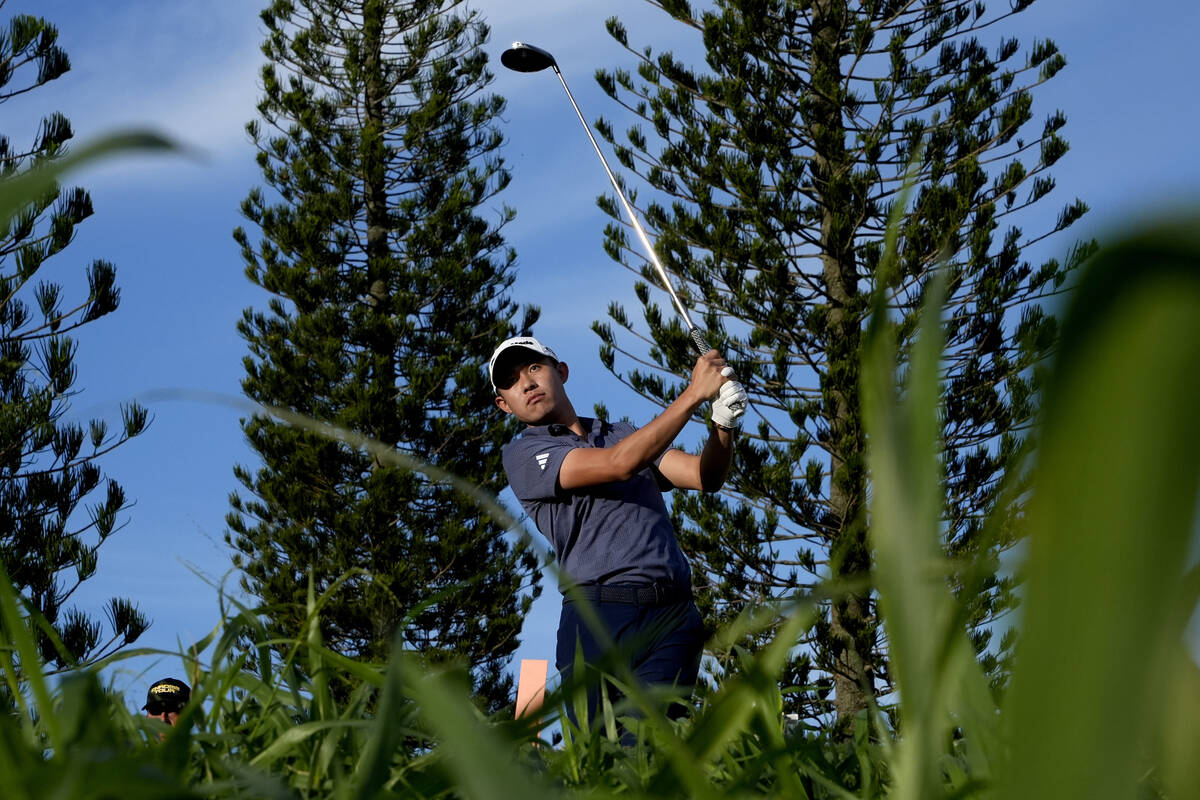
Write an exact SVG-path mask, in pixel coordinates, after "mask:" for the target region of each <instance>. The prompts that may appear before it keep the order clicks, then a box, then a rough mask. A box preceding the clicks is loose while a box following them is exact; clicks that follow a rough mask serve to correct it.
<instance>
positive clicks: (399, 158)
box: [226, 0, 540, 706]
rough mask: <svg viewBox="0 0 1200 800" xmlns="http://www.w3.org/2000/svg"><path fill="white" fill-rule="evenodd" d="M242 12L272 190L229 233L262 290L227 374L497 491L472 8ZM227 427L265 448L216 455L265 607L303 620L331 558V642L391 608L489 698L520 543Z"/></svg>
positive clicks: (521, 557)
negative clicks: (256, 31) (224, 463)
mask: <svg viewBox="0 0 1200 800" xmlns="http://www.w3.org/2000/svg"><path fill="white" fill-rule="evenodd" d="M262 19H263V22H264V23H265V25H266V29H267V31H268V36H267V39H266V40H265V42H264V45H263V52H264V53H265V54H266V56H267V58H268V59H269V63H268V64H267V65H266V66H265V67H264V68H263V72H262V82H263V87H264V90H265V95H264V97H263V99H262V101H261V103H260V104H259V112H260V114H261V117H262V119H261V122H254V123H251V124H250V125H249V126H248V129H249V131H250V134H251V136H252V137H253V139H254V141H255V143H256V144H257V147H258V151H259V152H258V162H259V165H260V166H261V168H262V173H263V177H264V180H265V182H266V183H267V184H268V185H269V186H270V188H271V189H272V190H273V192H274V197H273V198H270V199H269V198H268V196H267V194H265V193H264V192H263V191H262V190H261V189H254V190H253V191H252V192H251V193H250V195H249V197H248V198H247V199H246V201H245V202H244V204H243V212H244V214H245V216H246V217H247V218H248V219H249V220H250V222H252V223H253V224H254V225H255V226H257V227H258V229H259V230H260V231H261V237H260V238H259V240H258V242H257V243H253V242H252V241H251V237H250V235H249V234H248V233H247V232H246V231H245V230H242V229H239V230H237V231H236V232H235V238H236V240H237V241H238V243H239V244H240V245H241V247H242V251H243V255H244V258H245V261H246V265H247V267H246V274H247V276H248V277H249V278H250V280H251V281H253V282H254V283H255V284H257V285H258V286H261V287H262V288H263V289H265V290H266V291H268V292H269V293H270V294H271V295H272V297H271V300H270V302H269V310H268V311H266V312H262V311H256V310H253V309H248V310H247V311H246V312H245V314H244V316H243V319H242V321H241V322H240V324H239V330H240V332H241V334H242V336H243V337H245V339H246V341H247V342H248V343H249V346H250V352H251V356H250V357H248V358H246V359H245V367H246V377H245V379H244V380H243V383H242V386H243V389H244V391H245V393H246V395H247V396H248V397H250V398H252V399H253V400H255V401H259V402H262V403H265V404H270V405H274V406H280V407H285V408H288V409H291V410H293V411H295V412H298V413H301V414H304V415H307V416H309V417H311V418H314V419H317V420H322V421H325V422H329V423H332V424H334V425H337V426H340V427H343V428H346V429H350V430H353V431H355V432H357V433H360V434H364V435H366V436H369V437H371V438H372V439H374V440H376V441H378V442H381V443H384V444H386V445H389V446H392V447H395V448H396V449H398V450H400V451H401V452H403V453H407V454H411V455H413V456H415V457H417V458H419V459H422V460H424V461H426V462H428V463H432V464H434V465H436V466H438V467H440V468H442V469H445V470H447V471H449V472H451V473H453V474H455V475H458V476H459V477H462V478H466V479H469V480H471V481H472V482H474V483H475V484H476V485H478V486H481V487H484V488H486V489H489V490H491V491H492V492H496V493H498V492H499V491H500V490H501V489H503V487H504V479H503V472H502V467H501V463H500V449H499V448H500V446H501V445H502V444H503V442H505V441H507V439H508V438H510V437H511V435H512V434H513V432H514V431H513V428H512V425H511V423H509V422H507V421H506V420H504V419H502V418H501V417H500V415H499V414H498V413H496V412H495V409H494V407H493V404H492V392H491V388H490V386H489V385H488V383H487V378H486V374H485V371H484V369H483V366H482V365H483V364H484V363H485V362H486V360H487V358H488V356H489V355H490V353H491V349H492V348H493V347H494V346H495V343H496V342H498V341H500V340H502V339H503V338H505V337H506V336H509V335H512V334H513V333H514V332H515V331H514V325H513V323H512V318H513V316H514V315H515V314H516V313H517V309H516V307H515V306H514V305H513V303H512V302H510V301H509V300H508V299H507V294H506V292H507V289H508V288H509V287H510V286H511V284H512V282H513V280H514V278H515V276H514V275H513V273H512V266H513V263H514V258H515V256H514V254H513V253H512V251H511V249H509V248H508V247H507V246H506V245H505V243H504V240H503V238H502V236H501V228H502V227H503V225H504V224H506V223H507V222H508V221H509V220H510V219H511V216H512V212H511V210H509V209H508V208H507V207H504V208H499V209H496V210H495V212H494V213H495V214H496V218H495V219H494V220H493V221H491V222H489V221H488V220H487V219H486V218H485V217H484V216H483V213H484V212H485V211H487V212H488V213H493V212H492V211H490V210H487V209H486V207H487V205H488V204H489V203H492V202H493V201H494V200H495V198H496V195H497V194H498V193H499V192H500V191H501V190H502V189H503V188H504V187H505V186H506V185H507V183H508V181H509V176H508V173H507V172H506V170H505V168H504V165H503V161H502V160H501V159H500V157H499V155H498V148H499V146H500V144H501V136H500V134H499V132H498V130H497V129H496V128H495V126H494V124H493V121H494V120H495V118H496V116H497V115H498V114H499V113H500V111H501V110H502V108H503V101H502V100H501V99H500V98H498V97H496V96H494V95H486V94H485V93H484V92H485V89H486V86H487V84H488V83H489V82H490V80H491V73H490V72H489V71H488V68H487V57H486V55H485V54H484V52H483V51H482V50H481V46H482V45H483V43H484V42H485V41H486V39H487V34H488V32H487V28H486V26H485V25H484V24H483V23H482V22H481V21H480V19H479V18H478V15H477V14H476V13H475V12H468V11H462V10H461V8H460V7H459V4H458V3H454V2H443V1H441V0H439V1H437V2H398V1H397V0H356V1H355V2H342V1H340V0H304V1H303V2H290V1H289V0H279V2H274V3H272V4H271V5H270V6H269V7H268V8H267V10H266V11H264V12H263V14H262ZM536 316H537V314H536V310H533V309H528V308H527V309H526V310H525V312H524V320H523V323H522V327H521V330H522V331H527V330H528V329H529V327H530V326H531V325H532V324H533V322H534V321H535V320H536ZM243 429H244V430H245V433H246V436H247V437H248V439H249V442H250V444H251V446H252V447H253V448H254V450H255V451H256V453H257V454H258V456H259V457H260V458H261V460H262V466H261V468H260V469H258V470H257V472H253V473H252V472H251V471H250V470H249V469H247V468H245V467H238V468H237V469H236V474H237V477H238V479H239V480H240V481H241V482H242V484H243V485H244V486H245V488H246V490H247V491H248V492H250V493H252V494H253V495H254V496H255V498H256V499H252V500H244V499H242V498H241V497H239V496H236V495H235V496H234V497H233V498H232V505H233V512H232V513H231V514H230V515H229V518H228V524H229V529H230V531H229V533H228V534H227V536H226V539H227V541H228V542H229V543H230V544H231V545H232V546H233V547H234V548H235V551H236V555H235V564H236V565H237V566H238V567H239V568H241V569H242V570H243V571H244V581H243V585H244V587H245V588H246V589H247V590H248V591H249V592H250V593H251V594H253V595H254V596H257V597H259V598H261V599H262V601H263V602H264V603H265V605H266V608H267V613H268V615H269V617H270V621H271V623H272V624H273V625H275V626H276V629H277V630H279V631H280V632H282V633H284V634H285V635H288V636H295V635H298V634H299V632H300V631H301V625H302V623H303V619H304V598H305V593H306V591H307V587H308V584H309V579H310V576H311V577H312V579H313V581H314V586H315V588H316V590H317V591H318V592H322V591H324V590H326V589H327V588H328V587H329V586H330V585H331V584H332V582H333V581H335V580H337V579H338V578H339V577H340V576H343V575H349V576H350V577H349V579H348V581H347V583H345V585H343V586H342V588H341V589H340V590H339V591H338V592H337V593H336V596H335V599H334V601H333V602H332V603H331V604H330V606H328V607H327V608H326V610H325V611H324V613H323V617H322V624H323V634H324V636H325V640H326V642H327V644H329V645H330V646H331V647H333V648H334V649H336V650H338V651H339V652H342V653H344V654H348V655H354V656H359V657H363V658H374V659H382V658H385V657H386V656H387V654H388V653H389V652H390V649H391V646H392V641H393V636H394V635H395V633H396V632H397V630H398V629H400V630H402V635H403V638H404V641H405V643H406V645H407V646H410V647H412V648H414V649H417V650H420V651H422V652H423V653H426V654H428V655H429V657H430V658H434V659H442V658H460V659H464V660H466V661H467V662H469V664H470V666H471V668H472V670H473V675H474V678H475V681H476V686H475V688H476V691H477V693H478V695H479V696H480V697H481V698H483V699H485V700H486V701H488V702H490V703H491V704H492V705H493V706H494V705H497V704H501V703H503V702H506V700H507V697H508V694H509V690H510V686H511V679H508V678H505V677H504V676H503V674H502V669H503V667H504V665H505V664H506V662H507V659H508V658H509V657H510V656H511V654H512V653H513V651H514V650H515V649H516V646H517V643H518V639H517V634H518V633H519V631H520V627H521V620H522V617H523V615H524V613H525V612H527V611H528V609H529V607H530V605H531V603H532V598H533V597H535V596H536V595H537V593H538V592H539V591H540V586H538V585H537V582H536V574H537V570H536V567H537V563H536V558H535V556H534V555H533V553H532V552H530V551H528V550H527V549H525V548H523V547H520V546H517V545H515V544H514V543H512V542H510V541H509V540H508V539H506V538H505V536H504V535H503V533H504V532H503V529H502V528H501V527H500V526H499V525H498V524H497V523H496V522H494V521H493V520H491V519H489V518H488V517H487V516H486V515H485V514H484V513H482V512H481V511H480V509H479V508H477V507H476V506H475V505H474V504H472V503H471V502H469V501H467V500H466V499H465V498H463V497H461V496H459V495H456V494H455V493H454V492H453V491H451V490H450V489H449V488H448V487H446V486H445V485H439V484H436V483H433V482H431V481H430V480H428V479H427V478H426V477H425V476H424V475H422V474H419V473H414V472H410V471H407V470H405V469H402V468H399V467H396V466H393V465H390V464H386V463H381V462H380V461H379V460H376V459H373V458H372V457H370V456H369V455H366V454H364V453H362V452H360V451H358V450H355V449H354V448H351V447H348V446H347V445H345V444H342V443H340V442H337V441H332V440H329V439H327V438H323V437H321V436H319V435H316V434H315V433H312V432H309V431H306V430H301V429H299V428H296V427H290V426H288V425H285V424H281V423H279V422H277V421H274V420H272V419H270V418H268V417H266V416H263V415H254V416H252V417H250V418H248V419H246V420H244V421H243ZM356 571H361V572H356Z"/></svg>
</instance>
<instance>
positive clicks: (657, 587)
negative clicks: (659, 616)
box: [654, 581, 667, 606]
mask: <svg viewBox="0 0 1200 800" xmlns="http://www.w3.org/2000/svg"><path fill="white" fill-rule="evenodd" d="M666 601H667V590H666V587H664V586H663V585H662V584H661V583H658V582H657V581H655V583H654V605H656V606H661V605H666Z"/></svg>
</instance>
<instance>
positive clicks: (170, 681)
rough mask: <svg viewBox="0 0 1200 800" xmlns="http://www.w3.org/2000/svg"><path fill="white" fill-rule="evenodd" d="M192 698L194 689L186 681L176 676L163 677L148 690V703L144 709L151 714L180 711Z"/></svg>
mask: <svg viewBox="0 0 1200 800" xmlns="http://www.w3.org/2000/svg"><path fill="white" fill-rule="evenodd" d="M190 699H192V690H191V688H190V687H188V685H187V684H186V683H184V682H183V681H180V680H176V679H175V678H163V679H162V680H161V681H157V682H155V683H154V684H153V685H151V687H150V691H148V692H146V705H144V706H142V710H143V711H149V712H150V713H151V714H163V713H169V712H171V711H179V710H181V709H182V708H183V707H184V706H186V705H187V703H188V700H190Z"/></svg>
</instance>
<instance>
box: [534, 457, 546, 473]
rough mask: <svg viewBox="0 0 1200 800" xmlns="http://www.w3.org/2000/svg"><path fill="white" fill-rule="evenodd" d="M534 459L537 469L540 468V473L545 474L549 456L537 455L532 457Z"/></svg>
mask: <svg viewBox="0 0 1200 800" xmlns="http://www.w3.org/2000/svg"><path fill="white" fill-rule="evenodd" d="M534 459H535V460H536V461H537V464H538V466H539V467H541V469H542V471H543V472H545V471H546V464H547V463H549V461H550V454H549V453H538V454H537V455H536V456H534Z"/></svg>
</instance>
